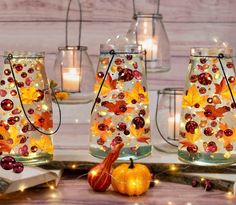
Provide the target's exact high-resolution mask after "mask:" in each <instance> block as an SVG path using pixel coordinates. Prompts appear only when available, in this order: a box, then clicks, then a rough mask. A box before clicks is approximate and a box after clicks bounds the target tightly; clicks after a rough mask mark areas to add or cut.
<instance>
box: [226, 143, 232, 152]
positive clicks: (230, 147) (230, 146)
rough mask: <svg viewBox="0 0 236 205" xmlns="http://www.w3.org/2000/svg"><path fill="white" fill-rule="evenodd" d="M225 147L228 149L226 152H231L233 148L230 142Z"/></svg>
mask: <svg viewBox="0 0 236 205" xmlns="http://www.w3.org/2000/svg"><path fill="white" fill-rule="evenodd" d="M225 149H226V150H227V151H228V152H231V151H232V150H233V149H234V146H233V145H232V144H228V145H227V146H226V147H225Z"/></svg>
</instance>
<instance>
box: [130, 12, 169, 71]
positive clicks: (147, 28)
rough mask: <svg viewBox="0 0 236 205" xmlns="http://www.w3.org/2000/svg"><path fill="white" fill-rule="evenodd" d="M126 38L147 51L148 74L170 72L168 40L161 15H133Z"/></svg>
mask: <svg viewBox="0 0 236 205" xmlns="http://www.w3.org/2000/svg"><path fill="white" fill-rule="evenodd" d="M127 37H128V38H129V39H132V41H133V43H136V44H140V45H142V47H143V49H144V50H146V51H147V55H146V63H147V71H148V72H166V71H169V70H170V48H169V40H168V36H167V33H166V31H165V28H164V25H163V23H162V15H161V14H141V13H138V14H135V15H134V20H133V23H132V24H131V26H130V29H129V31H128V33H127Z"/></svg>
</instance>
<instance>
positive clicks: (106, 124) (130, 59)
mask: <svg viewBox="0 0 236 205" xmlns="http://www.w3.org/2000/svg"><path fill="white" fill-rule="evenodd" d="M111 50H114V52H115V53H114V54H112V53H111V52H110V51H111ZM109 65H110V66H109ZM108 68H109V69H108ZM107 69H108V70H107ZM106 71H108V73H107V75H106ZM103 79H105V80H104V84H103V86H102V87H101V85H102V82H103ZM100 88H101V89H100ZM94 90H95V93H96V94H97V95H98V93H99V90H100V93H99V95H98V97H97V99H96V101H95V106H94V109H93V112H92V115H91V134H90V153H91V154H92V155H93V156H96V157H99V158H103V157H105V156H106V155H107V153H108V152H109V150H110V149H111V148H112V147H113V146H114V145H116V144H118V143H121V142H123V143H124V147H123V148H122V150H121V153H120V156H119V159H125V160H126V159H129V158H130V157H132V158H134V159H137V158H142V157H145V156H147V155H149V154H150V153H151V148H152V146H151V144H150V140H151V134H150V133H151V132H150V116H149V98H148V91H147V84H146V73H145V68H144V62H143V52H142V51H141V50H140V48H139V47H137V46H136V45H125V46H120V47H115V46H112V45H107V44H106V45H102V46H101V52H100V57H99V62H98V70H97V75H96V84H95V87H94Z"/></svg>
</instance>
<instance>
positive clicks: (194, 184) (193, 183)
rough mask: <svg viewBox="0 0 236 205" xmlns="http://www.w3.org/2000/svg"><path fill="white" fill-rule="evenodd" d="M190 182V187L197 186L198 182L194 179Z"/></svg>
mask: <svg viewBox="0 0 236 205" xmlns="http://www.w3.org/2000/svg"><path fill="white" fill-rule="evenodd" d="M191 184H192V187H197V186H198V185H199V182H198V181H197V180H195V179H194V180H193V181H192V183H191Z"/></svg>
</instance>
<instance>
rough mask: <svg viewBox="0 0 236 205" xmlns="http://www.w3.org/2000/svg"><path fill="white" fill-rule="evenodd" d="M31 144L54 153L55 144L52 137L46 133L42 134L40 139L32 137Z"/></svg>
mask: <svg viewBox="0 0 236 205" xmlns="http://www.w3.org/2000/svg"><path fill="white" fill-rule="evenodd" d="M30 146H31V147H32V146H36V147H37V148H38V149H40V150H42V151H44V152H46V153H48V154H53V145H52V141H51V138H50V137H49V136H46V135H42V136H41V137H40V139H38V140H37V139H35V138H33V137H31V138H30Z"/></svg>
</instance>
